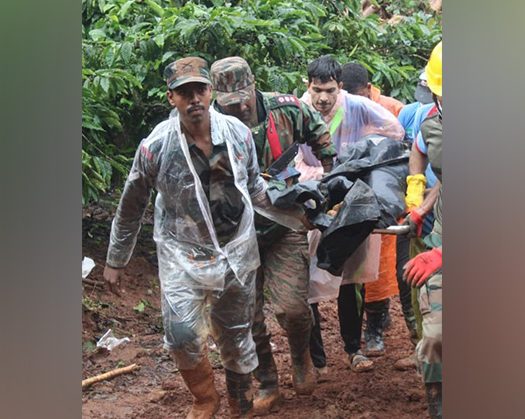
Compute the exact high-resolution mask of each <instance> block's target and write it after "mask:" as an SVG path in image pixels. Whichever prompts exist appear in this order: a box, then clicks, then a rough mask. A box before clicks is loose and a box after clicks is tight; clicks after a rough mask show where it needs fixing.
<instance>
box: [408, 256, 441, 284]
mask: <svg viewBox="0 0 525 419" xmlns="http://www.w3.org/2000/svg"><path fill="white" fill-rule="evenodd" d="M442 266H443V256H442V254H441V248H440V247H439V248H438V247H436V248H435V249H432V250H429V251H428V252H423V253H420V254H419V255H417V256H416V257H415V258H413V259H411V260H409V261H408V263H407V264H406V265H405V266H403V269H404V270H405V273H404V274H403V278H404V280H405V281H406V283H407V284H409V285H411V286H413V287H418V288H419V287H421V286H423V284H424V283H425V282H427V280H428V279H429V278H430V277H431V276H432V274H434V273H436V272H437V271H439V270H440V269H441V267H442Z"/></svg>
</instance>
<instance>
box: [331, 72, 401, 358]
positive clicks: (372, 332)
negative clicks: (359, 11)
mask: <svg viewBox="0 0 525 419" xmlns="http://www.w3.org/2000/svg"><path fill="white" fill-rule="evenodd" d="M341 79H342V82H343V89H345V90H346V91H348V92H349V93H351V94H355V95H360V96H364V97H367V98H369V99H370V100H372V101H374V102H375V103H377V104H379V105H381V106H383V107H384V108H385V109H387V110H388V111H390V112H391V113H392V114H393V115H394V116H396V117H397V116H398V115H399V112H400V111H401V109H402V108H403V106H404V105H403V103H402V102H400V101H399V100H397V99H394V98H391V97H388V96H384V95H382V94H381V92H380V90H379V89H378V88H377V87H375V86H373V85H372V83H370V82H369V78H368V71H367V70H366V68H365V67H363V66H362V65H361V64H359V63H355V62H352V63H347V64H345V65H343V68H342V76H341ZM396 242H397V239H396V237H395V236H387V235H385V236H383V237H382V238H381V263H380V267H379V280H378V281H375V282H372V283H370V284H368V285H366V295H365V313H366V327H365V333H364V335H365V343H366V346H365V351H364V353H365V354H366V355H368V356H380V355H383V354H384V353H385V344H384V341H383V331H384V329H386V328H388V327H389V325H390V322H391V320H390V314H389V308H390V297H393V296H394V295H396V294H398V293H399V288H398V285H397V275H396V273H397V272H396V260H397V252H396V244H397V243H396ZM407 294H408V295H407V297H408V298H403V299H402V303H403V304H402V305H403V308H404V310H403V312H404V313H409V312H410V308H409V307H408V306H410V293H409V292H408V290H407Z"/></svg>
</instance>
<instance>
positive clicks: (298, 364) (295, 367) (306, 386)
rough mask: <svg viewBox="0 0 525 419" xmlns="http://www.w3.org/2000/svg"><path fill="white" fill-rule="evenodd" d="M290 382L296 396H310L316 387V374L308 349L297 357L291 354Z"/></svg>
mask: <svg viewBox="0 0 525 419" xmlns="http://www.w3.org/2000/svg"><path fill="white" fill-rule="evenodd" d="M292 382H293V387H294V389H295V392H296V393H297V394H298V395H310V394H312V393H313V392H314V390H315V387H316V386H317V374H316V372H315V367H314V364H313V362H312V357H311V356H310V352H309V350H308V349H306V350H305V351H304V352H303V353H302V354H301V355H299V356H297V355H295V354H294V353H293V352H292Z"/></svg>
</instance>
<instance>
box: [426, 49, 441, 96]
mask: <svg viewBox="0 0 525 419" xmlns="http://www.w3.org/2000/svg"><path fill="white" fill-rule="evenodd" d="M442 51H443V41H440V42H439V44H437V45H436V46H435V47H434V49H433V50H432V53H431V54H430V59H429V60H428V63H427V66H426V67H425V74H426V76H427V84H428V88H429V89H430V90H431V91H432V93H434V94H435V95H437V96H443V70H442V68H443V58H442V54H443V52H442Z"/></svg>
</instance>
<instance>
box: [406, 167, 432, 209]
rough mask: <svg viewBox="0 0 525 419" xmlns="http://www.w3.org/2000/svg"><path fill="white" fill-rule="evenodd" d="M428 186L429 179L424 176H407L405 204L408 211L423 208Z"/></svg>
mask: <svg viewBox="0 0 525 419" xmlns="http://www.w3.org/2000/svg"><path fill="white" fill-rule="evenodd" d="M426 186H427V178H426V177H425V175H423V174H419V175H409V176H407V194H406V196H405V204H406V206H407V211H411V210H412V209H414V208H417V207H419V206H421V204H422V203H423V196H424V194H425V189H426Z"/></svg>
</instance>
